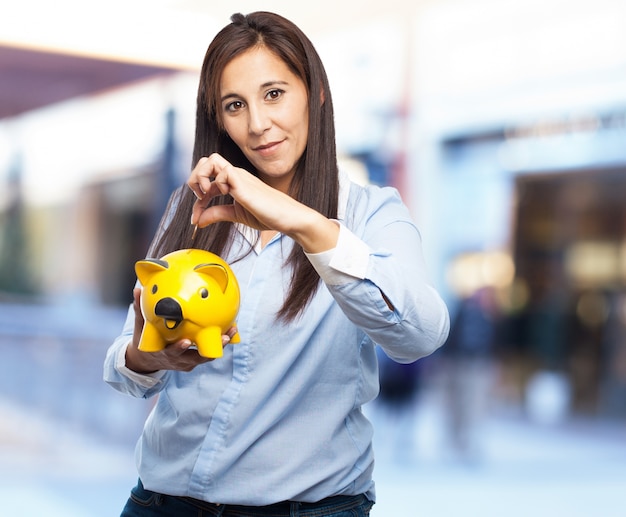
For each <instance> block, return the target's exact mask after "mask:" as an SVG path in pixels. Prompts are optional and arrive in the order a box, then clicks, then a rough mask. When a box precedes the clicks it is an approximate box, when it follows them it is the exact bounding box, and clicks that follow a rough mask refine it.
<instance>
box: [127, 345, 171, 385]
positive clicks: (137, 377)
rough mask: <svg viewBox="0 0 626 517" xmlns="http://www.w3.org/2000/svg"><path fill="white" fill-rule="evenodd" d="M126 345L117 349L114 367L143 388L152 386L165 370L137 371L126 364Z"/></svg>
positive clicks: (159, 379) (158, 380)
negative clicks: (152, 371)
mask: <svg viewBox="0 0 626 517" xmlns="http://www.w3.org/2000/svg"><path fill="white" fill-rule="evenodd" d="M127 346H128V345H126V346H123V347H121V348H120V349H119V350H118V351H117V357H116V361H115V369H116V370H117V371H118V372H120V373H121V374H122V375H124V377H128V378H129V379H130V380H131V381H133V382H135V383H137V384H139V385H140V386H142V387H144V388H152V387H154V386H156V385H157V384H158V383H159V382H161V379H162V378H163V376H164V375H165V370H160V371H158V372H154V373H137V372H134V371H133V370H131V369H130V368H128V366H126V347H127Z"/></svg>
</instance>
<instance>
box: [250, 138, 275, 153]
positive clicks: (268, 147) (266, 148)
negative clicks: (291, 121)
mask: <svg viewBox="0 0 626 517" xmlns="http://www.w3.org/2000/svg"><path fill="white" fill-rule="evenodd" d="M282 142H283V141H282V140H281V141H278V142H270V143H268V144H263V145H259V146H257V147H253V148H252V150H253V151H255V152H257V153H259V154H262V155H265V154H271V153H273V152H274V151H275V150H276V149H277V148H278V146H279V145H280V144H282Z"/></svg>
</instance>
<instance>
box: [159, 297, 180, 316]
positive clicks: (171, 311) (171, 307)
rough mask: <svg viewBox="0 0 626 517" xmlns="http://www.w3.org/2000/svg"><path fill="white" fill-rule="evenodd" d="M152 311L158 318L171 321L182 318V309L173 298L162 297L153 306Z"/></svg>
mask: <svg viewBox="0 0 626 517" xmlns="http://www.w3.org/2000/svg"><path fill="white" fill-rule="evenodd" d="M154 313H155V314H156V315H157V316H159V317H160V318H164V319H167V320H172V321H181V320H182V319H183V309H182V307H181V306H180V304H179V303H178V302H177V301H176V300H174V298H162V299H161V300H159V301H158V302H157V304H156V305H155V306H154Z"/></svg>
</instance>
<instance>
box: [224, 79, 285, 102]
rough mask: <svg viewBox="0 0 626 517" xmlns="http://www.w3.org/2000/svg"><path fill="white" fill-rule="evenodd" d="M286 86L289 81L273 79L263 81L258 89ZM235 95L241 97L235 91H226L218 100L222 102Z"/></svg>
mask: <svg viewBox="0 0 626 517" xmlns="http://www.w3.org/2000/svg"><path fill="white" fill-rule="evenodd" d="M279 85H280V86H286V85H289V82H287V81H282V80H278V79H277V80H275V81H267V82H265V83H263V84H262V85H261V86H259V90H264V89H265V88H269V87H270V86H279ZM237 97H241V95H239V94H237V93H235V92H231V93H227V94H226V95H224V96H222V97H221V98H220V102H224V101H225V100H227V99H231V98H237Z"/></svg>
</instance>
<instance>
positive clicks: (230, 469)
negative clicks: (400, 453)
mask: <svg viewBox="0 0 626 517" xmlns="http://www.w3.org/2000/svg"><path fill="white" fill-rule="evenodd" d="M341 185H342V186H341V189H340V192H341V193H340V204H339V206H340V213H339V217H338V224H340V233H339V241H338V243H337V247H336V248H335V249H333V250H330V251H329V252H325V253H320V254H315V255H309V260H311V262H312V263H313V265H314V266H315V268H316V270H317V271H318V273H319V274H320V276H321V278H322V280H323V284H322V285H321V286H320V288H319V290H318V291H317V293H316V295H315V297H314V298H313V299H312V301H311V303H310V305H308V306H307V308H306V310H305V312H304V314H303V315H302V317H301V318H299V319H298V320H296V321H295V322H293V323H288V324H283V323H281V322H278V321H276V319H275V314H276V313H277V311H278V310H279V309H280V307H281V305H282V303H283V300H284V297H285V293H286V292H287V288H288V286H289V282H290V278H291V275H290V271H289V269H288V268H287V267H286V266H285V265H284V261H285V258H286V257H287V256H288V255H289V252H290V249H291V247H292V246H293V245H294V243H293V241H292V240H291V239H289V238H288V237H286V236H283V235H277V236H276V237H275V238H274V239H273V240H271V241H270V242H269V243H268V244H267V245H266V246H265V247H264V248H262V249H260V248H258V247H257V248H255V250H254V252H253V253H249V254H247V255H246V256H245V257H244V258H243V259H242V260H238V261H234V258H235V257H237V256H239V255H241V253H240V251H241V250H242V249H246V247H249V246H250V235H249V234H250V229H249V228H241V229H240V230H241V231H240V232H237V235H236V242H235V245H234V246H232V248H231V249H232V252H231V255H229V256H226V257H224V258H225V260H227V261H228V262H229V263H231V267H232V268H233V271H234V273H235V275H236V276H237V279H238V282H239V286H240V289H241V306H240V311H239V314H238V317H237V326H238V329H239V334H240V336H241V343H239V344H236V345H232V346H227V347H226V348H225V350H224V356H223V357H222V358H220V359H216V360H214V361H212V362H209V363H206V364H202V365H199V366H197V367H196V368H195V369H194V370H193V371H191V372H176V371H164V372H157V373H155V374H151V375H139V374H136V373H134V372H132V371H130V370H129V369H128V368H126V366H125V364H124V356H125V350H126V346H127V344H128V343H129V341H130V340H131V338H132V333H133V326H134V313H133V308H132V306H131V308H130V310H129V314H128V318H127V320H126V323H125V325H124V328H123V331H122V334H121V335H120V336H119V337H118V338H117V339H116V340H115V341H114V343H113V344H112V345H111V347H110V349H109V351H108V353H107V357H106V360H105V365H104V378H105V380H106V381H107V382H108V383H109V384H111V385H112V386H113V387H114V388H116V389H118V390H120V391H122V392H125V393H129V394H131V395H133V396H137V397H151V396H153V395H156V394H157V393H158V394H159V397H158V401H157V403H156V405H155V407H154V409H153V411H152V412H151V414H150V416H149V417H148V419H147V421H146V424H145V428H144V431H143V434H142V436H141V438H140V440H139V442H138V444H137V449H136V460H137V465H138V470H139V475H140V477H141V479H142V481H143V483H144V485H145V487H146V488H147V489H149V490H154V491H156V492H161V493H166V494H172V495H181V496H190V497H194V498H196V499H203V500H206V501H210V502H213V503H226V504H229V503H230V504H242V505H252V506H260V505H266V504H271V503H275V502H278V501H284V500H297V501H305V502H314V501H318V500H320V499H323V498H325V497H329V496H333V495H340V494H343V495H356V494H361V493H364V494H366V495H367V496H368V497H369V498H370V499H372V500H374V498H375V493H374V482H373V478H372V472H373V467H374V454H373V451H372V427H371V425H370V423H369V422H368V420H367V419H366V418H365V416H364V415H363V413H362V411H361V407H362V406H363V405H364V404H365V403H367V402H368V401H371V400H372V399H373V398H374V397H376V395H377V393H378V389H379V387H378V367H377V361H376V353H375V346H376V344H378V345H379V346H381V347H382V348H383V349H384V350H385V352H386V353H387V355H389V356H390V357H391V358H393V359H395V360H397V361H399V362H411V361H414V360H416V359H418V358H420V357H423V356H426V355H428V354H430V353H431V352H433V351H434V350H435V349H437V348H438V347H439V346H440V345H441V344H442V343H443V342H444V341H445V339H446V337H447V334H448V330H449V319H448V312H447V309H446V307H445V305H444V303H443V301H442V300H441V298H440V297H439V295H438V294H437V292H436V291H435V290H434V289H433V288H432V287H431V285H430V284H429V282H428V279H427V274H426V268H425V265H424V260H423V255H422V248H421V239H420V235H419V233H418V230H417V228H416V227H415V225H414V224H413V222H412V221H411V218H410V216H409V213H408V210H407V208H406V207H405V205H404V204H403V203H402V202H401V200H400V198H399V196H398V194H397V192H396V191H395V190H394V189H392V188H389V187H387V188H379V187H374V186H367V187H362V186H359V185H356V184H354V183H350V182H349V181H348V180H347V179H346V178H342V182H341ZM238 252H239V253H238ZM381 292H383V293H385V296H386V297H387V299H388V300H389V302H390V303H391V305H392V306H393V310H392V309H390V308H389V306H388V304H387V303H386V301H385V299H384V298H383V296H382V294H381Z"/></svg>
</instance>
